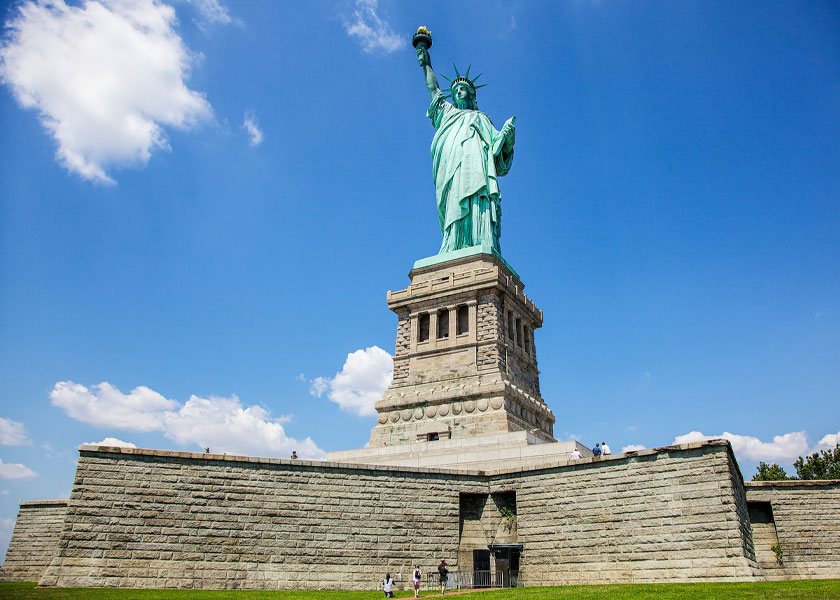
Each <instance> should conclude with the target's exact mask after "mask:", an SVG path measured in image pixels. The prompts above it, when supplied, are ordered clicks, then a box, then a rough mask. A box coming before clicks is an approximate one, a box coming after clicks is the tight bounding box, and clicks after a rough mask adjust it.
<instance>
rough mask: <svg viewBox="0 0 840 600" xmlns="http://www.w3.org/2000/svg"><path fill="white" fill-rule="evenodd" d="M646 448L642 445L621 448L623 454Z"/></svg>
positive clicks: (629, 445) (628, 445)
mask: <svg viewBox="0 0 840 600" xmlns="http://www.w3.org/2000/svg"><path fill="white" fill-rule="evenodd" d="M644 449H645V447H644V446H642V445H641V444H627V445H626V446H623V447H622V448H621V451H622V452H635V451H636V450H644Z"/></svg>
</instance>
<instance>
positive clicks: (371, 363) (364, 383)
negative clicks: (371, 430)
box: [310, 346, 394, 416]
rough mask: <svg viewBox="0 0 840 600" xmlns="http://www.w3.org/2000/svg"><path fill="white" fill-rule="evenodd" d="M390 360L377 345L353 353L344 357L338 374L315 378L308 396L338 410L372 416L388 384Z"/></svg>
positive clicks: (391, 368) (392, 362)
mask: <svg viewBox="0 0 840 600" xmlns="http://www.w3.org/2000/svg"><path fill="white" fill-rule="evenodd" d="M393 373H394V360H393V358H392V357H391V355H390V354H388V353H387V352H385V351H384V350H383V349H382V348H380V347H379V346H371V347H370V348H365V349H364V350H356V351H355V352H351V353H350V354H348V355H347V360H346V361H345V362H344V366H343V367H342V369H341V372H340V373H336V375H335V377H333V378H332V379H328V378H325V377H317V378H316V379H314V380H313V381H312V387H311V389H310V393H311V394H312V395H313V396H318V397H320V396H322V395H323V394H324V392H327V397H328V398H329V399H330V400H332V401H333V402H335V403H336V404H338V405H339V406H340V407H341V409H342V410H345V411H347V412H351V413H355V414H357V415H359V416H367V415H375V414H376V408H374V404H376V402H377V400H379V399H380V398H382V392H384V391H385V389H386V388H387V387H388V385H389V384H390V383H391V376H392V375H393Z"/></svg>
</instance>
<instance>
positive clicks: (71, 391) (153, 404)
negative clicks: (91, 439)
mask: <svg viewBox="0 0 840 600" xmlns="http://www.w3.org/2000/svg"><path fill="white" fill-rule="evenodd" d="M50 397H51V398H52V399H53V404H55V405H56V406H59V407H61V408H62V409H64V412H66V413H67V415H68V416H70V417H72V418H74V419H76V420H79V421H83V422H85V423H90V424H92V425H99V426H102V427H115V428H120V429H126V430H130V431H157V432H160V433H162V434H163V435H164V436H165V437H167V438H168V439H170V440H173V441H175V442H177V443H178V444H180V445H184V446H189V445H194V446H198V447H199V448H205V447H209V448H210V449H211V451H213V452H220V453H222V452H226V453H230V454H248V455H258V456H284V455H291V453H292V450H297V453H298V456H300V457H301V458H311V459H321V458H323V457H324V456H325V453H324V451H323V450H321V449H320V448H319V447H318V446H317V445H316V444H315V442H314V441H312V439H311V438H309V437H307V438H306V439H304V440H296V439H294V438H291V437H288V436H287V435H286V432H285V430H284V428H283V426H282V425H281V423H284V422H288V421H290V420H291V416H289V415H281V416H279V417H276V418H272V417H271V414H270V413H269V411H267V410H266V409H264V408H262V407H260V406H249V407H243V406H242V403H241V402H240V401H239V398H237V397H236V396H233V397H231V398H216V397H211V398H200V397H198V396H191V397H190V399H189V400H188V401H187V402H186V403H184V404H183V405H181V404H179V403H178V402H175V401H174V400H168V399H166V398H164V397H163V396H161V395H160V394H158V393H157V392H155V391H154V390H151V389H149V388H147V387H143V386H140V387H137V388H135V389H134V390H132V391H131V392H130V393H128V394H123V393H122V392H120V390H118V389H117V388H116V387H114V386H112V385H111V384H109V383H100V384H99V385H96V386H91V390H89V389H88V388H86V387H84V386H83V385H79V384H77V383H73V382H72V381H61V382H58V383H56V384H55V387H54V388H53V391H52V392H51V393H50ZM107 440H114V438H106V440H103V442H100V443H102V444H106V445H115V444H107V443H106V441H107ZM115 441H119V440H115ZM123 443H124V442H123Z"/></svg>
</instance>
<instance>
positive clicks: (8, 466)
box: [0, 459, 38, 479]
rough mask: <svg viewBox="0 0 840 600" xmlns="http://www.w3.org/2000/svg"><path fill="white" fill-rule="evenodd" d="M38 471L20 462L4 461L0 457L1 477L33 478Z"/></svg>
mask: <svg viewBox="0 0 840 600" xmlns="http://www.w3.org/2000/svg"><path fill="white" fill-rule="evenodd" d="M37 476H38V473H36V472H35V471H33V470H32V469H30V468H29V467H27V466H25V465H22V464H20V463H4V462H3V459H0V479H32V478H33V477H37Z"/></svg>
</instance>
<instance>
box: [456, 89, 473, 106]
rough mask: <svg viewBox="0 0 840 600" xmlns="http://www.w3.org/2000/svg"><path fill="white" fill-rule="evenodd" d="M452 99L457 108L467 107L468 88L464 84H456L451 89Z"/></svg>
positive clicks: (468, 104)
mask: <svg viewBox="0 0 840 600" xmlns="http://www.w3.org/2000/svg"><path fill="white" fill-rule="evenodd" d="M452 100H453V101H454V102H455V106H457V107H458V108H469V106H470V105H471V102H470V88H468V87H467V86H466V85H464V84H460V85H456V86H455V89H454V90H453V91H452Z"/></svg>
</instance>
